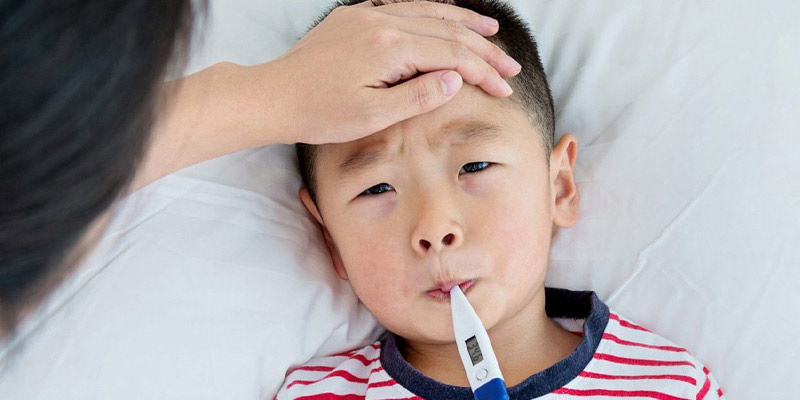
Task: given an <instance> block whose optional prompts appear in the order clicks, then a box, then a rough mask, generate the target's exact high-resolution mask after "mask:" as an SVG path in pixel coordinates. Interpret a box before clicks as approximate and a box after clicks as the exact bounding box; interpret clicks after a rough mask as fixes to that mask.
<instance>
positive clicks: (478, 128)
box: [337, 121, 502, 178]
mask: <svg viewBox="0 0 800 400" xmlns="http://www.w3.org/2000/svg"><path fill="white" fill-rule="evenodd" d="M501 132H502V128H501V127H500V126H498V125H495V124H491V123H487V122H484V121H467V122H464V121H457V122H452V123H449V124H447V125H445V126H444V127H443V128H442V136H443V137H444V138H450V143H451V144H456V145H462V144H467V143H476V144H479V143H486V142H490V141H493V140H495V139H497V138H499V137H500V136H501ZM387 156H388V154H387V146H386V145H382V144H375V145H372V146H368V147H366V148H363V147H362V148H359V149H356V150H353V151H351V152H350V153H348V155H347V157H345V158H344V161H342V163H341V164H339V167H338V169H337V170H338V171H339V175H340V176H341V177H343V178H347V177H350V176H353V175H357V174H358V173H360V172H362V171H364V170H366V169H368V168H369V167H370V166H372V165H374V164H382V163H384V162H386V158H387Z"/></svg>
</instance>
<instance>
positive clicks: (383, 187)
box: [359, 183, 392, 196]
mask: <svg viewBox="0 0 800 400" xmlns="http://www.w3.org/2000/svg"><path fill="white" fill-rule="evenodd" d="M390 190H392V185H390V184H388V183H379V184H377V185H375V186H373V187H371V188H369V189H367V190H365V191H363V192H361V194H359V196H374V195H377V194H381V193H384V192H388V191H390Z"/></svg>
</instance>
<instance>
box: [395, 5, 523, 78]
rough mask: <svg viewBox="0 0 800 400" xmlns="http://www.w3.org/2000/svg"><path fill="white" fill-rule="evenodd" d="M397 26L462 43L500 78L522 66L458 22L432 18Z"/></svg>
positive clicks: (416, 33) (413, 19)
mask: <svg viewBox="0 0 800 400" xmlns="http://www.w3.org/2000/svg"><path fill="white" fill-rule="evenodd" d="M397 24H398V25H397V29H399V30H401V31H403V32H406V33H411V34H415V35H421V36H429V37H435V38H440V39H445V40H449V41H452V42H460V43H463V44H464V45H466V46H467V48H469V49H470V50H472V52H473V53H475V54H477V55H478V56H479V57H481V58H483V59H484V60H486V62H488V63H489V64H490V65H491V66H493V67H494V68H495V69H496V70H497V72H499V73H500V75H502V76H514V75H517V74H519V72H520V71H521V70H522V66H521V65H520V64H519V63H518V62H516V61H515V60H514V59H513V58H511V57H509V56H508V55H507V54H506V52H505V51H503V49H501V48H500V46H497V45H496V44H494V43H492V42H490V41H489V40H487V39H486V38H484V37H483V36H481V35H479V34H478V33H476V32H474V31H472V30H470V29H467V28H466V27H465V26H464V25H461V24H460V23H458V22H455V21H448V20H440V19H433V18H403V19H401V20H399V21H397Z"/></svg>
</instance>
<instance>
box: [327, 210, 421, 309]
mask: <svg viewBox="0 0 800 400" xmlns="http://www.w3.org/2000/svg"><path fill="white" fill-rule="evenodd" d="M349 228H350V229H348V230H347V231H346V232H340V233H339V236H340V237H342V238H343V240H342V241H337V243H341V245H340V246H338V247H339V251H340V255H341V257H342V263H343V264H344V268H345V270H346V271H347V276H348V280H349V281H350V284H351V285H352V287H353V290H354V291H355V292H356V294H357V295H358V297H359V299H360V300H361V302H362V303H363V304H364V305H365V306H366V307H367V308H368V309H369V310H370V311H371V312H372V313H373V314H374V315H375V316H376V317H377V318H378V320H379V321H380V320H382V319H384V318H386V315H398V314H399V313H401V312H402V309H403V304H404V301H402V300H403V299H404V298H407V294H408V293H409V292H410V291H412V290H413V288H412V283H413V282H414V280H413V277H412V276H410V275H411V274H412V273H413V272H412V271H411V270H410V269H409V268H407V265H408V261H407V260H405V259H404V258H403V256H404V255H405V254H406V252H407V250H406V249H403V248H400V245H401V242H404V241H402V240H401V239H400V238H398V237H397V235H398V233H397V232H388V231H386V230H385V229H381V228H376V227H375V224H374V223H372V224H371V225H364V226H361V225H359V226H355V225H351V226H350V227H349ZM404 250H406V251H405V252H404ZM381 322H383V321H381Z"/></svg>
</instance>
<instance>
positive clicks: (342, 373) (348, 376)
mask: <svg viewBox="0 0 800 400" xmlns="http://www.w3.org/2000/svg"><path fill="white" fill-rule="evenodd" d="M334 377H339V378H342V379H344V380H346V381H349V382H353V383H367V382H368V381H369V379H367V378H359V377H357V376H355V375H353V374H351V373H350V372H347V371H345V370H342V369H339V370H336V371H333V372H331V373H330V374H328V375H325V376H323V377H322V378H319V379H315V380H309V381H299V380H298V381H293V382H292V383H290V384H288V385H286V388H287V389H288V388H291V387H292V386H294V385H304V386H305V385H310V384H312V383H317V382H319V381H321V380H323V379H328V378H334Z"/></svg>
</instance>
